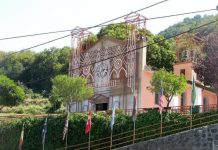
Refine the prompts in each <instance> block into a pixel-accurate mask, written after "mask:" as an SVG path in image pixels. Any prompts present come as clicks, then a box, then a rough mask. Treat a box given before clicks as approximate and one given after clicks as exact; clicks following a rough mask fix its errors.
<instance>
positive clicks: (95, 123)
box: [0, 110, 218, 150]
mask: <svg viewBox="0 0 218 150" xmlns="http://www.w3.org/2000/svg"><path fill="white" fill-rule="evenodd" d="M212 115H213V116H212ZM214 115H215V116H214ZM163 116H165V117H164V118H165V120H164V121H163V127H164V128H163V134H162V136H166V135H170V134H174V133H177V132H180V131H184V130H188V129H189V125H190V122H189V121H190V120H189V119H190V118H189V117H188V116H183V115H181V114H177V113H171V114H166V113H164V114H163ZM208 116H211V117H208ZM217 116H218V112H217V111H211V112H207V113H199V114H194V116H193V128H195V127H199V126H200V125H199V122H201V126H203V125H207V124H211V123H218V119H217ZM203 117H204V118H203ZM87 118H88V117H87V114H81V113H73V114H70V115H69V128H68V131H69V133H68V146H70V145H75V144H80V143H85V142H87V141H88V137H89V136H88V135H86V134H85V133H84V130H85V126H86V121H87ZM199 118H201V120H199ZM65 119H66V115H60V116H58V117H48V130H47V131H48V132H47V134H46V141H45V150H53V149H58V148H60V147H64V146H65V141H63V140H62V133H63V128H64V122H65ZM110 120H111V116H110V115H107V114H104V113H94V114H93V116H92V130H91V141H93V140H97V139H100V138H105V137H108V139H105V140H104V141H98V140H97V141H96V142H92V145H93V144H102V143H104V142H108V141H110V132H111V130H110ZM23 123H25V134H24V145H23V148H22V149H23V150H30V149H31V150H38V149H41V147H42V144H41V133H42V128H43V124H44V119H36V118H24V119H22V120H14V121H10V122H5V123H2V124H1V123H0V135H1V136H2V137H3V139H4V140H0V149H5V150H6V149H7V150H9V149H15V150H16V149H17V143H18V141H19V137H20V132H21V128H22V124H23ZM132 129H133V122H132V118H131V117H130V116H126V115H124V114H122V113H121V114H116V117H115V124H114V130H113V134H114V136H113V140H114V141H113V144H120V143H123V142H124V144H123V145H122V146H124V145H125V144H127V143H125V142H127V141H131V143H132V136H131V135H132V134H133V131H132ZM136 129H137V130H136V132H135V134H136V139H137V140H136V142H139V141H143V140H148V139H153V138H157V137H160V114H159V113H158V112H157V111H155V110H151V111H148V112H147V113H141V114H138V116H137V120H136ZM127 131H128V132H127ZM124 132H125V134H120V135H117V134H119V133H124ZM127 136H129V137H127ZM116 140H117V141H116ZM109 144H110V143H108V144H104V147H106V146H108V145H109ZM128 144H130V143H128ZM83 146H87V144H85V145H83ZM100 146H102V145H100ZM100 146H99V147H98V146H96V147H95V148H93V149H97V148H100ZM119 146H121V145H119ZM79 148H81V147H73V148H72V149H79ZM83 149H85V148H83Z"/></svg>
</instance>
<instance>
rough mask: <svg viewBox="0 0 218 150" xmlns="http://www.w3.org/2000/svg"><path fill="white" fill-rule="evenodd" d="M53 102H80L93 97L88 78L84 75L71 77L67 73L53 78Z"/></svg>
mask: <svg viewBox="0 0 218 150" xmlns="http://www.w3.org/2000/svg"><path fill="white" fill-rule="evenodd" d="M52 83H53V85H52V92H51V93H52V94H51V97H53V98H51V102H52V103H53V104H54V103H56V102H58V103H59V102H60V100H62V102H64V103H65V104H66V105H67V104H69V102H73V101H74V102H78V101H82V100H85V99H87V98H89V97H91V96H92V95H93V93H94V91H93V88H92V87H88V86H87V81H86V79H84V78H82V77H75V78H72V77H69V76H67V75H58V76H56V77H55V78H54V79H52Z"/></svg>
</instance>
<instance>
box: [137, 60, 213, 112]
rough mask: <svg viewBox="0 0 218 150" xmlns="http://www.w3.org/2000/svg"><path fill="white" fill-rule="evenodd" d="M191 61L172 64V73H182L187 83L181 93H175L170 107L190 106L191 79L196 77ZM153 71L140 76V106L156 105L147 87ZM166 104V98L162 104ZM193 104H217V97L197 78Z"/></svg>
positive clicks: (153, 94)
mask: <svg viewBox="0 0 218 150" xmlns="http://www.w3.org/2000/svg"><path fill="white" fill-rule="evenodd" d="M192 66H193V63H191V62H184V63H178V64H175V65H174V66H173V68H174V73H175V74H176V75H184V76H185V78H186V80H187V82H188V84H187V88H186V90H185V92H184V93H183V94H182V95H176V96H175V98H174V99H173V100H172V101H176V102H174V103H173V102H172V104H171V105H170V106H171V107H180V106H182V107H185V106H191V95H192V85H191V81H192V78H193V76H194V77H195V79H196V73H195V72H194V70H193V69H192ZM152 75H153V71H144V72H143V78H142V81H141V82H142V85H143V86H142V90H141V93H142V94H141V99H142V101H141V106H142V108H154V107H158V105H157V104H155V93H151V92H150V91H149V90H148V89H147V87H149V86H150V81H151V79H152ZM166 105H167V102H166V100H165V101H164V106H166ZM195 105H201V106H207V105H214V106H215V105H217V97H216V94H215V93H214V92H212V91H211V89H203V85H202V84H201V83H200V82H199V81H198V80H197V81H196V100H195Z"/></svg>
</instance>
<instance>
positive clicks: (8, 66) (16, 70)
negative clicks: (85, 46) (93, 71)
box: [0, 47, 71, 97]
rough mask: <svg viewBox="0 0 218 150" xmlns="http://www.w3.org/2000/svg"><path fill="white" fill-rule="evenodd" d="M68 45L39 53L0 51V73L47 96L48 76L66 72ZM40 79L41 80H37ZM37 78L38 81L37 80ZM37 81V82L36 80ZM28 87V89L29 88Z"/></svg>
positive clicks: (49, 83) (49, 85)
mask: <svg viewBox="0 0 218 150" xmlns="http://www.w3.org/2000/svg"><path fill="white" fill-rule="evenodd" d="M70 51H71V49H70V48H69V47H63V48H61V49H59V48H55V47H53V48H50V49H46V50H45V51H42V52H40V53H34V52H32V51H25V52H20V53H14V54H13V53H10V52H9V53H5V52H0V62H1V66H0V74H4V75H6V76H8V77H10V78H11V79H13V80H14V81H16V82H18V81H19V84H20V85H23V86H24V84H22V83H25V86H24V87H25V88H27V89H28V88H31V89H33V92H37V93H41V94H43V96H47V97H48V95H49V93H50V90H51V81H50V78H49V77H54V76H56V75H58V74H67V73H68V64H69V54H70ZM39 79H42V80H39ZM37 80H39V81H37ZM36 81H37V82H36ZM31 89H30V90H31ZM28 92H30V93H31V91H28Z"/></svg>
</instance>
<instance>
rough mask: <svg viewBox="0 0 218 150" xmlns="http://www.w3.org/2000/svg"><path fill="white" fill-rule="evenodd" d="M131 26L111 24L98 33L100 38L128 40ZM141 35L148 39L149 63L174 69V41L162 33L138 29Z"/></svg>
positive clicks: (157, 66)
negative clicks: (167, 38) (165, 38)
mask: <svg viewBox="0 0 218 150" xmlns="http://www.w3.org/2000/svg"><path fill="white" fill-rule="evenodd" d="M129 29H130V27H128V26H126V25H125V24H116V25H109V26H107V27H105V28H102V29H101V30H100V32H99V33H98V34H97V37H98V38H101V37H105V36H106V37H112V38H115V39H118V40H126V39H127V37H128V30H129ZM138 33H139V34H140V36H144V37H146V39H147V42H148V43H147V45H148V47H147V64H148V65H150V66H153V67H156V68H163V67H164V68H166V69H167V70H172V66H173V64H174V63H175V62H176V54H175V48H174V41H172V40H168V41H167V40H164V38H163V36H161V35H154V34H152V33H151V32H150V31H148V30H147V31H144V30H141V29H140V30H138Z"/></svg>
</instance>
